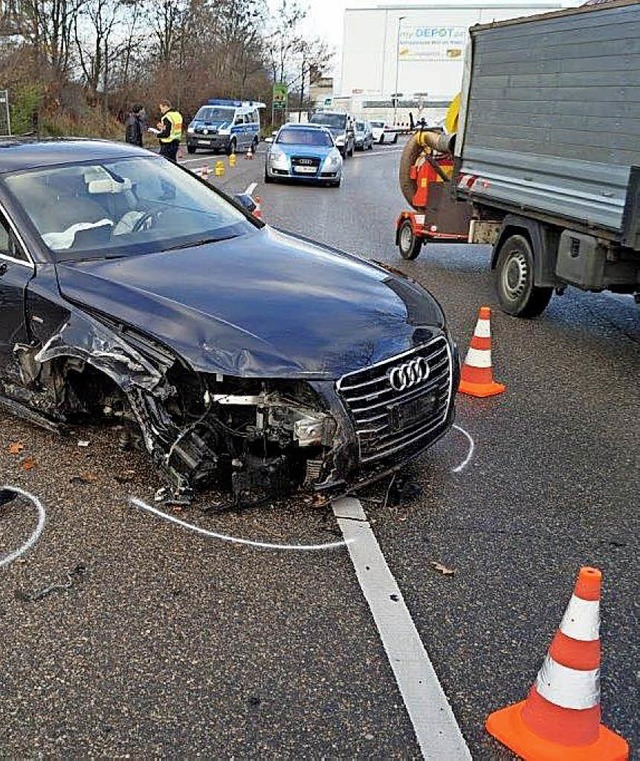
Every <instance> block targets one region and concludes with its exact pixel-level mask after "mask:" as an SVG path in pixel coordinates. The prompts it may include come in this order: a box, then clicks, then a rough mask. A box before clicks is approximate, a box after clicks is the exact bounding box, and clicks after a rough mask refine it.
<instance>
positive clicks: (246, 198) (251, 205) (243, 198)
mask: <svg viewBox="0 0 640 761" xmlns="http://www.w3.org/2000/svg"><path fill="white" fill-rule="evenodd" d="M234 198H235V200H236V201H237V202H238V203H239V204H240V206H243V207H244V208H245V209H246V210H247V211H250V212H253V211H255V208H256V202H255V201H254V200H253V198H252V197H251V196H250V195H249V194H248V193H236V194H235V195H234Z"/></svg>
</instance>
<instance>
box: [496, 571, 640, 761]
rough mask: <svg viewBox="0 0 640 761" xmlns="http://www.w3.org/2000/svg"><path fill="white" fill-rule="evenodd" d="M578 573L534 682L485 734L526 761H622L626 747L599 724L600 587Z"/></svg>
mask: <svg viewBox="0 0 640 761" xmlns="http://www.w3.org/2000/svg"><path fill="white" fill-rule="evenodd" d="M601 581H602V574H601V573H600V571H599V570H598V569H597V568H581V569H580V573H579V575H578V580H577V582H576V587H575V591H574V593H573V596H572V598H571V600H570V601H569V605H568V606H567V609H566V611H565V614H564V617H563V619H562V622H561V623H560V629H559V630H558V631H557V632H556V635H555V637H554V638H553V641H552V642H551V646H550V647H549V652H548V653H547V657H546V658H545V660H544V663H543V664H542V668H541V669H540V671H539V672H538V677H537V679H536V681H535V683H534V685H533V687H531V690H530V691H529V695H528V696H527V699H526V700H524V701H522V702H521V703H516V704H515V705H512V706H509V707H507V708H503V709H501V710H500V711H496V712H495V713H492V714H491V715H490V716H489V718H488V719H487V731H488V732H489V734H491V735H493V736H494V737H495V738H496V739H498V740H500V742H501V743H503V744H504V745H506V746H507V747H508V748H510V749H511V750H512V751H514V752H515V753H517V754H518V755H519V756H521V757H522V758H524V759H526V761H626V759H628V758H629V745H628V744H627V741H626V740H625V739H624V738H622V737H620V735H617V734H616V733H615V732H612V731H611V730H610V729H607V727H605V726H604V724H601V723H600V584H601Z"/></svg>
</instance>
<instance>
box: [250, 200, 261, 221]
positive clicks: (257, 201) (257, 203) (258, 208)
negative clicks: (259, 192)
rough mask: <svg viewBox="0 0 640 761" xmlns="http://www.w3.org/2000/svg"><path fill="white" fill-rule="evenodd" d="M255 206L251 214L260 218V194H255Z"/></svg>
mask: <svg viewBox="0 0 640 761" xmlns="http://www.w3.org/2000/svg"><path fill="white" fill-rule="evenodd" d="M253 200H254V201H255V204H256V208H255V209H254V210H253V212H252V214H253V216H254V217H255V218H256V219H262V198H260V196H256V197H255V198H254V199H253Z"/></svg>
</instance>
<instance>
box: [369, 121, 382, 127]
mask: <svg viewBox="0 0 640 761" xmlns="http://www.w3.org/2000/svg"><path fill="white" fill-rule="evenodd" d="M371 126H372V127H384V122H371Z"/></svg>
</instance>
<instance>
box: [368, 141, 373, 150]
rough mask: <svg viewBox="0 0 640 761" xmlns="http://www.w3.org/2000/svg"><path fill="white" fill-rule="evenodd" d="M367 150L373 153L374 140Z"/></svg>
mask: <svg viewBox="0 0 640 761" xmlns="http://www.w3.org/2000/svg"><path fill="white" fill-rule="evenodd" d="M367 150H368V151H372V150H373V140H372V141H371V142H370V143H369V145H368V146H367Z"/></svg>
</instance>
